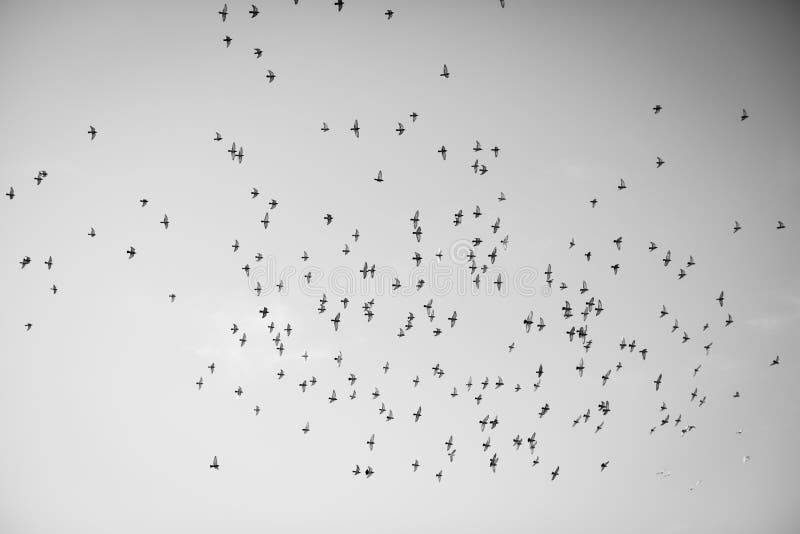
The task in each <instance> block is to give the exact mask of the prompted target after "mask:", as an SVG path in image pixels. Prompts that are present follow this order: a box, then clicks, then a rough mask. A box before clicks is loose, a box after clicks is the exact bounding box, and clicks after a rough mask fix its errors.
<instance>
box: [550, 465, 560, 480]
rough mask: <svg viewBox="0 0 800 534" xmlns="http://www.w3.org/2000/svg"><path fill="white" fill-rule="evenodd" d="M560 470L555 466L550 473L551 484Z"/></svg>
mask: <svg viewBox="0 0 800 534" xmlns="http://www.w3.org/2000/svg"><path fill="white" fill-rule="evenodd" d="M560 468H561V466H556V468H555V470H554V471H553V472H552V473H550V481H551V482H552V481H553V480H555V479H556V477H557V476H558V471H559V469H560Z"/></svg>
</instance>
